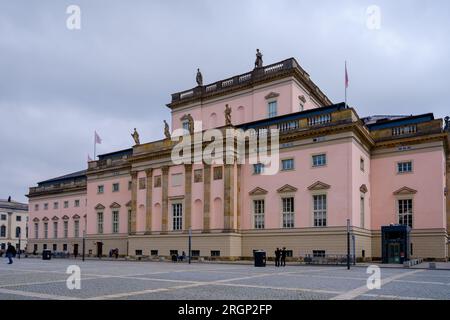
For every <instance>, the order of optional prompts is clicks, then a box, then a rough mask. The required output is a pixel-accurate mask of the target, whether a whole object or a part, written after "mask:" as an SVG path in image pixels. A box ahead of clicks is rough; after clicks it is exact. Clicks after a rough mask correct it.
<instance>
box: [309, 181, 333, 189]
mask: <svg viewBox="0 0 450 320" xmlns="http://www.w3.org/2000/svg"><path fill="white" fill-rule="evenodd" d="M330 188H331V186H330V185H329V184H326V183H325V182H322V181H317V182H314V183H313V184H312V185H310V186H309V187H308V190H311V191H315V190H328V189H330Z"/></svg>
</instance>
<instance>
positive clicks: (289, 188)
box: [277, 184, 298, 193]
mask: <svg viewBox="0 0 450 320" xmlns="http://www.w3.org/2000/svg"><path fill="white" fill-rule="evenodd" d="M297 190H298V189H297V188H296V187H293V186H291V185H289V184H285V185H284V186H282V187H281V188H280V189H278V190H277V192H278V193H289V192H296V191H297Z"/></svg>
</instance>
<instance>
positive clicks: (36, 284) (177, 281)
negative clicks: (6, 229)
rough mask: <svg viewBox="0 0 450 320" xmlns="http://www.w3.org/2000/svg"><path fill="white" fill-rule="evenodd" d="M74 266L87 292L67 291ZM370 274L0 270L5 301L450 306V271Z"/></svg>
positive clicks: (233, 268) (25, 265) (113, 267)
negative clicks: (373, 284) (375, 280)
mask: <svg viewBox="0 0 450 320" xmlns="http://www.w3.org/2000/svg"><path fill="white" fill-rule="evenodd" d="M69 265H78V266H79V267H80V268H81V289H79V290H77V289H73V290H70V289H68V288H67V285H66V280H67V278H68V277H69V274H67V273H66V270H67V267H68V266H69ZM369 276H370V275H369V274H367V273H366V268H365V267H353V268H352V269H351V270H350V271H348V270H346V268H345V267H334V266H287V267H285V268H275V267H274V266H271V265H270V266H267V267H265V268H255V267H253V266H251V265H233V264H212V263H211V264H210V263H193V264H191V265H189V264H187V263H171V262H136V261H133V262H132V261H97V260H86V261H85V262H82V261H80V260H68V259H64V260H63V259H52V260H50V261H43V260H40V259H20V260H18V259H16V260H15V261H14V264H12V265H7V264H6V263H5V261H2V264H0V299H2V300H6V299H100V300H103V299H132V300H135V299H150V300H158V299H164V300H168V299H170V300H171V299H175V300H181V299H182V300H197V299H215V300H239V299H269V300H271V299H294V300H302V299H305V300H307V299H308V300H309V299H357V300H359V299H361V300H373V299H446V300H450V270H417V269H403V268H382V269H381V280H382V285H381V289H374V290H369V289H368V288H367V285H366V283H367V278H368V277H369Z"/></svg>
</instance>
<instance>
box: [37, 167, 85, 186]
mask: <svg viewBox="0 0 450 320" xmlns="http://www.w3.org/2000/svg"><path fill="white" fill-rule="evenodd" d="M77 178H86V170H80V171H76V172H72V173H69V174H66V175H63V176H60V177H56V178H52V179H49V180H44V181H41V182H38V185H39V186H41V185H43V184H50V183H55V182H62V181H67V180H75V179H77Z"/></svg>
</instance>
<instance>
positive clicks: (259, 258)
mask: <svg viewBox="0 0 450 320" xmlns="http://www.w3.org/2000/svg"><path fill="white" fill-rule="evenodd" d="M253 256H254V259H255V267H265V266H266V252H265V251H263V250H255V251H254V252H253Z"/></svg>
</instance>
